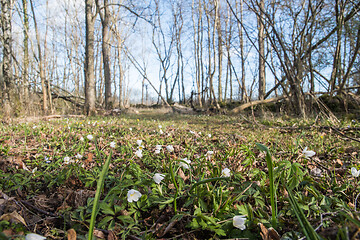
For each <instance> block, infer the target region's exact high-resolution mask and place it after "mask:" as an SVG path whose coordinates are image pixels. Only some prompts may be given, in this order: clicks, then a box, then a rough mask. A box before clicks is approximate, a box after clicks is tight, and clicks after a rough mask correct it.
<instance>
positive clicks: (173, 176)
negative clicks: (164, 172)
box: [170, 163, 179, 214]
mask: <svg viewBox="0 0 360 240" xmlns="http://www.w3.org/2000/svg"><path fill="white" fill-rule="evenodd" d="M170 175H171V180H172V182H173V183H174V186H175V189H176V193H175V196H174V212H175V214H176V213H177V204H176V198H177V197H178V194H179V187H178V185H177V182H176V179H175V174H174V169H173V166H172V163H171V164H170Z"/></svg>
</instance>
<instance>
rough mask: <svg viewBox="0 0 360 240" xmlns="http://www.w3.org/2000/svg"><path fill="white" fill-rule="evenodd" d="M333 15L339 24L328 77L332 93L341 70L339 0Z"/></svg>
mask: <svg viewBox="0 0 360 240" xmlns="http://www.w3.org/2000/svg"><path fill="white" fill-rule="evenodd" d="M335 2H336V3H335V16H336V25H337V26H339V27H338V28H337V30H336V48H335V53H334V60H333V69H332V72H331V78H330V93H331V95H332V94H333V92H334V90H335V86H336V80H337V79H339V77H340V76H339V73H340V70H341V41H342V26H343V24H344V15H343V13H344V8H343V6H342V5H341V4H340V3H339V0H336V1H335Z"/></svg>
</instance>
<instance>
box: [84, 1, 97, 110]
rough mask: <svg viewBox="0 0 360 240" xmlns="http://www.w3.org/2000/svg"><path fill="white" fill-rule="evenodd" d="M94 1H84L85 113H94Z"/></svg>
mask: <svg viewBox="0 0 360 240" xmlns="http://www.w3.org/2000/svg"><path fill="white" fill-rule="evenodd" d="M93 5H94V1H93V0H85V21H86V33H85V35H86V43H85V68H84V69H85V113H86V114H87V115H88V116H89V115H94V114H95V113H96V109H95V102H96V93H95V77H94V24H95V17H94V16H93V13H92V9H93Z"/></svg>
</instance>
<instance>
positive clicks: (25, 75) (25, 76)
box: [22, 0, 29, 109]
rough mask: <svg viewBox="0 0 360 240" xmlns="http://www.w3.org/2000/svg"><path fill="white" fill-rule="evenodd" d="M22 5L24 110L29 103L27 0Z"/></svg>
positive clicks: (23, 0)
mask: <svg viewBox="0 0 360 240" xmlns="http://www.w3.org/2000/svg"><path fill="white" fill-rule="evenodd" d="M22 3H23V15H24V32H23V33H24V42H23V43H24V67H23V74H22V81H23V86H22V87H23V102H24V105H25V109H27V108H28V107H27V106H28V105H29V104H28V103H29V73H28V69H29V35H28V32H29V17H28V12H27V9H28V7H27V0H22Z"/></svg>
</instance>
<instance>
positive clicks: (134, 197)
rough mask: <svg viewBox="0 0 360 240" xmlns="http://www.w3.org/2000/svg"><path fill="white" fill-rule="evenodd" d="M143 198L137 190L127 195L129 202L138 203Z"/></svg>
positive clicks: (130, 191)
mask: <svg viewBox="0 0 360 240" xmlns="http://www.w3.org/2000/svg"><path fill="white" fill-rule="evenodd" d="M140 197H141V193H140V192H139V191H137V190H135V189H130V190H129V191H128V193H127V200H128V202H137V201H138V200H139V198H140Z"/></svg>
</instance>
